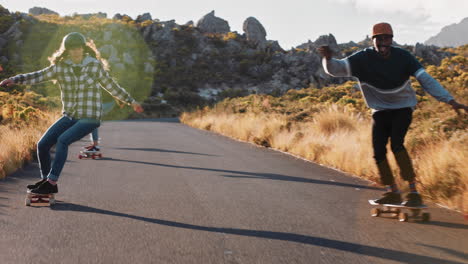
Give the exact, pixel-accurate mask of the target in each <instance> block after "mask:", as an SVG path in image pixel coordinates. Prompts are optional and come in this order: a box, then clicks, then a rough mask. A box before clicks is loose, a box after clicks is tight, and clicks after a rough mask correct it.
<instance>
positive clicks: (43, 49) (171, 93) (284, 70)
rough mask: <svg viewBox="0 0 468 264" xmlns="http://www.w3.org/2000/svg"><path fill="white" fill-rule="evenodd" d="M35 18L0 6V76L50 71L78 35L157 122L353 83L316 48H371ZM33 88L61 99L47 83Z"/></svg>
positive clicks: (200, 29) (199, 26) (45, 15)
mask: <svg viewBox="0 0 468 264" xmlns="http://www.w3.org/2000/svg"><path fill="white" fill-rule="evenodd" d="M33 13H34V14H36V15H30V14H29V15H28V14H21V13H10V12H9V11H8V10H6V9H4V8H1V11H0V20H1V21H3V22H2V24H1V25H2V27H1V28H0V51H1V54H2V56H0V65H2V67H3V68H4V71H3V72H0V78H4V77H7V76H11V75H13V74H17V73H20V72H29V71H34V70H38V69H41V68H43V67H45V66H47V65H48V61H47V57H48V56H50V54H52V52H54V51H55V50H56V49H57V48H58V46H59V44H60V40H61V38H62V37H63V36H64V35H65V34H66V33H68V32H71V31H80V32H82V33H83V34H84V35H85V36H86V37H88V38H89V39H93V40H94V42H95V43H96V45H97V47H98V48H99V50H100V52H101V54H102V56H103V57H104V58H105V59H107V60H108V61H109V63H110V65H111V70H112V74H113V76H115V77H116V78H117V80H118V81H119V82H120V83H121V84H122V86H123V87H125V88H127V89H128V90H129V91H130V93H132V94H133V95H134V96H135V97H136V98H137V99H138V100H141V101H144V103H145V108H146V109H148V110H150V111H147V112H146V113H147V114H148V113H153V114H154V115H156V116H164V115H176V114H178V113H180V112H181V111H184V110H188V109H193V108H196V107H198V106H203V105H207V104H212V103H215V102H217V101H220V100H222V99H224V98H226V97H233V96H242V95H248V94H273V95H280V94H284V93H285V92H287V91H288V90H290V89H303V88H308V87H311V86H312V87H316V88H321V87H325V86H327V85H330V84H340V83H344V82H346V81H348V80H349V79H346V78H331V77H330V76H328V75H326V74H325V73H324V71H323V68H322V66H321V61H320V57H319V55H318V54H317V52H316V48H317V47H318V46H320V45H330V46H331V47H333V48H334V50H335V52H336V56H337V57H344V56H347V55H349V54H351V53H353V52H354V51H356V50H357V49H359V48H363V47H367V46H369V45H370V41H369V39H367V40H363V41H362V42H359V43H353V42H350V43H343V44H338V43H337V42H336V40H335V38H334V36H333V35H332V34H329V35H325V36H321V37H319V38H318V39H317V40H316V41H313V42H312V41H308V42H307V43H304V44H302V45H299V46H298V47H296V48H293V49H291V50H283V49H282V48H281V47H280V46H279V45H278V42H277V41H273V40H268V39H267V32H266V31H265V29H264V27H263V25H262V24H261V23H260V21H258V20H257V19H255V18H254V17H249V18H246V20H245V22H244V27H243V30H244V32H243V33H238V32H233V31H230V27H229V23H228V22H227V21H226V20H224V19H222V18H219V17H216V16H215V12H214V11H213V12H210V13H209V14H207V15H205V16H204V17H202V18H200V19H199V20H198V21H197V23H194V22H191V21H190V22H187V23H186V24H184V25H179V24H177V23H175V22H174V21H173V20H171V21H160V20H158V19H154V18H152V17H151V15H150V14H143V15H140V16H138V17H137V18H136V19H132V18H131V17H129V16H126V15H120V14H116V15H115V16H114V17H113V18H112V19H109V18H107V14H103V13H98V14H83V15H73V16H66V17H60V16H58V15H56V14H54V12H53V11H51V10H46V9H40V8H36V9H34V12H33ZM403 48H406V49H408V50H410V51H411V52H414V53H415V54H416V55H417V56H418V57H420V59H421V60H422V61H423V62H424V63H425V64H434V65H438V64H440V62H441V60H442V59H443V58H446V57H448V56H450V55H451V53H450V52H447V51H446V50H440V49H438V48H436V47H430V46H425V45H417V46H414V47H413V46H404V47H403ZM35 89H39V92H40V93H43V94H45V93H47V94H48V95H49V94H52V95H54V93H55V95H56V94H57V89H56V88H54V87H53V86H52V85H50V84H49V85H45V86H43V87H40V88H35ZM106 100H108V101H109V100H112V99H110V98H107V99H106ZM127 115H128V113H127ZM124 116H125V113H122V114H119V115H118V116H117V117H115V118H122V117H124Z"/></svg>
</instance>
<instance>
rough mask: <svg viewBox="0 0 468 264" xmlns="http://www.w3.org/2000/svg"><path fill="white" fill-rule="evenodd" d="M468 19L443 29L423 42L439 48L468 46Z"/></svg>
mask: <svg viewBox="0 0 468 264" xmlns="http://www.w3.org/2000/svg"><path fill="white" fill-rule="evenodd" d="M467 32H468V17H466V18H464V19H463V20H462V21H460V23H458V24H452V25H449V26H445V27H443V28H442V29H441V30H440V32H439V33H438V34H437V35H435V36H433V37H430V38H429V39H428V40H426V41H425V42H424V44H426V45H434V46H439V47H458V46H461V45H465V44H468V34H467Z"/></svg>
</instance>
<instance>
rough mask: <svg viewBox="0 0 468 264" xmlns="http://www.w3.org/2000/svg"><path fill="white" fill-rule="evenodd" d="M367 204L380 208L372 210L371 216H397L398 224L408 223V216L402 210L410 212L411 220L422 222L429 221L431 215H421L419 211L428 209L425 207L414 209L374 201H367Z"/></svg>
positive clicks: (425, 213)
mask: <svg viewBox="0 0 468 264" xmlns="http://www.w3.org/2000/svg"><path fill="white" fill-rule="evenodd" d="M369 203H370V204H371V205H373V206H379V207H381V208H372V210H371V216H374V217H378V216H380V215H381V214H391V215H392V216H398V220H399V221H400V222H406V221H408V218H409V215H408V213H406V212H403V211H404V210H408V211H410V212H411V217H412V218H419V219H420V220H421V221H423V222H427V221H429V220H430V218H431V215H430V214H429V213H427V212H424V213H422V214H421V211H423V210H426V209H428V208H429V207H427V205H424V204H423V205H421V206H416V207H409V206H404V205H401V204H379V203H376V202H375V201H374V200H369Z"/></svg>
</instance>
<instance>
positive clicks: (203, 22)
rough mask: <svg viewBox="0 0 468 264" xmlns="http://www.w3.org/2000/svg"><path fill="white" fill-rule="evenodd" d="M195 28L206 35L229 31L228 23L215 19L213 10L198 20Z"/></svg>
mask: <svg viewBox="0 0 468 264" xmlns="http://www.w3.org/2000/svg"><path fill="white" fill-rule="evenodd" d="M197 27H198V28H199V29H200V30H201V31H202V32H206V33H227V32H229V31H231V29H230V28H229V23H228V22H227V21H226V20H224V19H222V18H219V17H216V16H215V11H214V10H213V11H211V12H210V13H208V14H206V15H205V16H203V17H202V18H201V19H200V20H198V22H197Z"/></svg>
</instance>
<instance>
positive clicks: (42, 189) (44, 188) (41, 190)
mask: <svg viewBox="0 0 468 264" xmlns="http://www.w3.org/2000/svg"><path fill="white" fill-rule="evenodd" d="M31 193H36V194H51V193H58V187H57V184H56V185H53V184H51V183H50V182H48V181H45V182H43V183H42V184H41V185H39V187H37V188H35V189H32V190H31Z"/></svg>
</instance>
